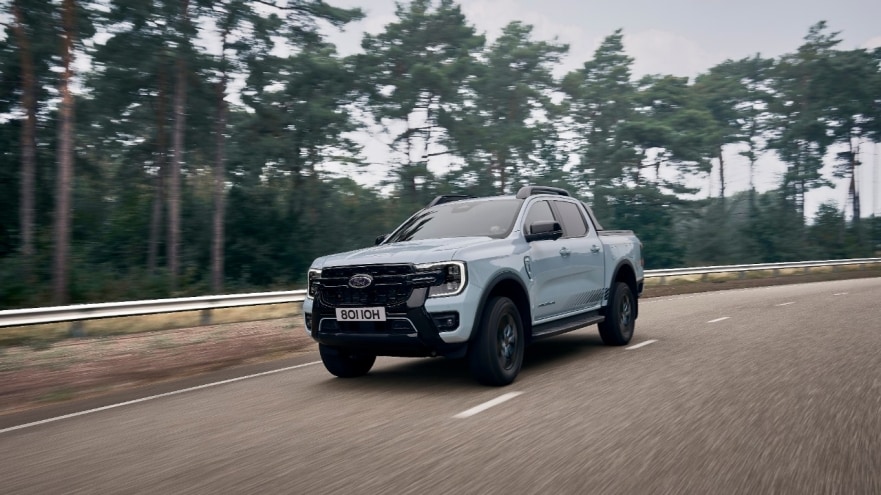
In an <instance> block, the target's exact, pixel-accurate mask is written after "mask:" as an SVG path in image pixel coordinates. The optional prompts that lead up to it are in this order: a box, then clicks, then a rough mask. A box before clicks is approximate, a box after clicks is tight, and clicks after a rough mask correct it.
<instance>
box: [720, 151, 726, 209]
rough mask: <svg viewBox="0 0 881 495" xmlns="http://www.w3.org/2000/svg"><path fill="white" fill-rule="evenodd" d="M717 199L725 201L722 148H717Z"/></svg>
mask: <svg viewBox="0 0 881 495" xmlns="http://www.w3.org/2000/svg"><path fill="white" fill-rule="evenodd" d="M719 197H720V198H722V201H725V159H724V158H723V157H722V146H719Z"/></svg>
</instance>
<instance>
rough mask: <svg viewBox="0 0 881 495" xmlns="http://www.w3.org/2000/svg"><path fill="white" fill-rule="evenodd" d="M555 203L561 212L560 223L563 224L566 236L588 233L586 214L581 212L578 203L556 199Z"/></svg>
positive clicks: (578, 235) (581, 235)
mask: <svg viewBox="0 0 881 495" xmlns="http://www.w3.org/2000/svg"><path fill="white" fill-rule="evenodd" d="M554 204H555V206H556V207H557V210H558V211H559V212H560V223H561V224H562V225H563V233H564V234H563V235H564V237H583V236H584V235H585V234H587V224H586V223H585V222H584V214H583V213H581V209H579V208H578V205H576V204H575V203H570V202H568V201H555V202H554Z"/></svg>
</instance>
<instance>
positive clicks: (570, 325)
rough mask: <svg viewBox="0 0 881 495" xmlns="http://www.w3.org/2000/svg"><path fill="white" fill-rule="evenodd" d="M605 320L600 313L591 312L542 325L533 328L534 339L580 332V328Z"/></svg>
mask: <svg viewBox="0 0 881 495" xmlns="http://www.w3.org/2000/svg"><path fill="white" fill-rule="evenodd" d="M605 319H606V317H605V316H603V315H601V314H599V312H598V311H591V312H589V313H584V314H580V315H575V316H570V317H568V318H563V319H560V320H554V321H550V322H548V323H542V324H541V325H536V326H534V327H532V339H533V340H538V339H543V338H546V337H553V336H554V335H560V334H561V333H566V332H571V331H572V330H578V329H579V328H584V327H586V326H588V325H593V324H594V323H600V322H602V321H605Z"/></svg>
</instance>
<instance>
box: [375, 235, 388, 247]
mask: <svg viewBox="0 0 881 495" xmlns="http://www.w3.org/2000/svg"><path fill="white" fill-rule="evenodd" d="M386 237H388V234H382V235H378V236H376V240H375V241H373V243H374V244H375V245H377V246H379V245H380V244H382V241H384V240H385V238H386Z"/></svg>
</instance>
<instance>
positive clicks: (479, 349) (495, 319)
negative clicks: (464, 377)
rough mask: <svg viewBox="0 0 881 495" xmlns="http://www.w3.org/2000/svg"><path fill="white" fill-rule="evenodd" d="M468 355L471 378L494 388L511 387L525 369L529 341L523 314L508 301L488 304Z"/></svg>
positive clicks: (498, 298)
mask: <svg viewBox="0 0 881 495" xmlns="http://www.w3.org/2000/svg"><path fill="white" fill-rule="evenodd" d="M476 330H477V334H476V335H475V337H474V340H473V341H472V343H471V348H470V349H469V351H468V365H469V368H470V369H471V375H472V376H474V378H475V379H476V380H477V381H478V382H480V383H482V384H484V385H491V386H503V385H508V384H509V383H511V382H513V381H514V379H515V378H517V374H518V373H520V367H521V366H522V365H523V353H524V350H525V347H526V339H525V335H524V332H523V321H522V319H521V318H520V311H518V310H517V306H516V305H515V304H514V302H513V301H511V300H510V299H508V298H507V297H494V298H492V299H490V300H489V301H488V302H487V305H486V306H485V307H484V310H483V314H482V315H481V318H480V325H479V326H478V327H477V329H476Z"/></svg>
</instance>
